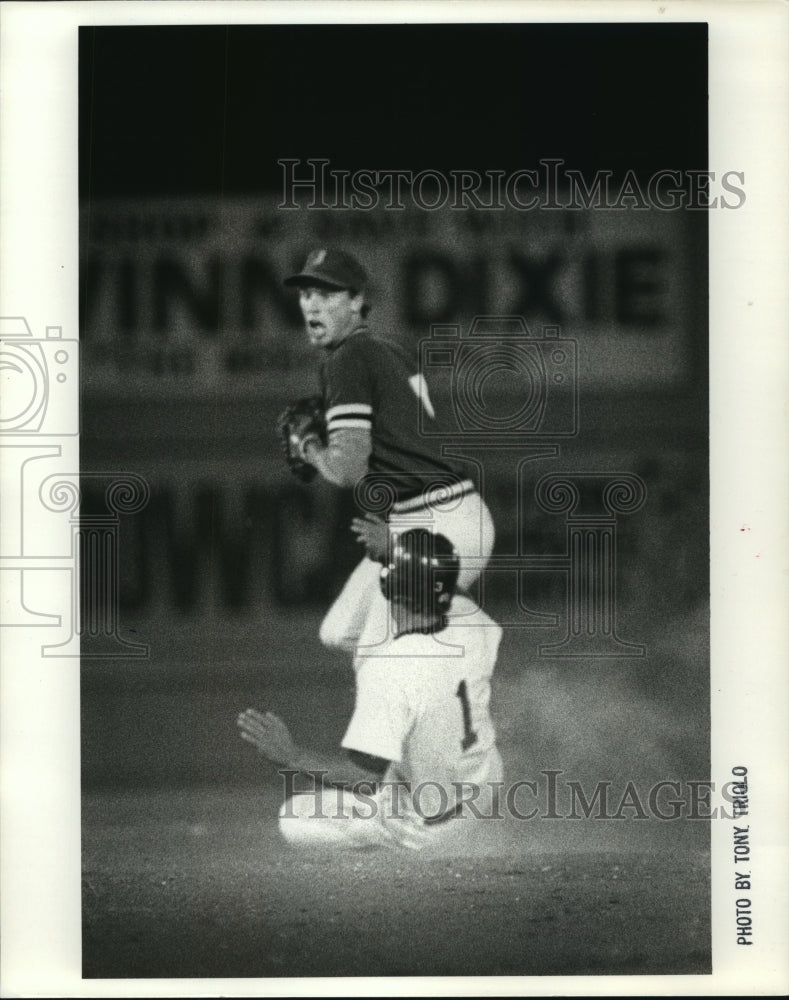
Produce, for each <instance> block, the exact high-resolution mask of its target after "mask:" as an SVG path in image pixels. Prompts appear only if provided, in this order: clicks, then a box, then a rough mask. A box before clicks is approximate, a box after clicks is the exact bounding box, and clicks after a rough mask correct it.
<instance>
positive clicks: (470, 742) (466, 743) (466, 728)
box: [455, 681, 477, 750]
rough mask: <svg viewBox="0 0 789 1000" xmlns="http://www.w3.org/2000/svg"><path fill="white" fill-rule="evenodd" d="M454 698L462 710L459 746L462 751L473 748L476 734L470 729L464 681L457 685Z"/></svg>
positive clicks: (468, 707)
mask: <svg viewBox="0 0 789 1000" xmlns="http://www.w3.org/2000/svg"><path fill="white" fill-rule="evenodd" d="M455 696H456V697H458V698H460V707H461V708H462V710H463V739H462V740H461V741H460V745H461V747H462V748H463V749H464V750H468V748H469V747H473V746H474V744H475V743H476V742H477V734H476V733H475V732H474V730H473V729H472V728H471V706H470V705H469V703H468V691H467V690H466V682H465V681H461V682H460V684H458V689H457V691H456V692H455Z"/></svg>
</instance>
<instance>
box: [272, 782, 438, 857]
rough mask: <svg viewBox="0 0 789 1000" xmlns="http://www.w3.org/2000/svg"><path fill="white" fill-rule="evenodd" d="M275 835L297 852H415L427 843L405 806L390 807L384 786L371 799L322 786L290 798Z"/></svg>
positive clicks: (390, 803) (425, 837)
mask: <svg viewBox="0 0 789 1000" xmlns="http://www.w3.org/2000/svg"><path fill="white" fill-rule="evenodd" d="M406 798H407V796H406ZM279 830H280V833H281V834H282V836H283V838H284V839H285V840H286V841H287V842H288V843H289V844H290V845H291V846H292V847H297V848H323V847H327V848H332V849H336V850H360V849H363V848H372V847H386V848H393V847H406V848H412V849H418V848H419V847H421V846H422V843H423V841H425V840H426V839H429V837H428V835H427V834H426V831H425V830H424V827H423V826H422V824H421V823H420V822H419V821H418V817H415V816H414V814H413V813H412V812H410V811H408V809H407V805H402V806H395V807H393V805H392V798H391V789H390V788H389V787H384V788H383V789H382V790H380V791H378V792H376V793H375V794H370V795H367V794H362V793H359V794H357V793H354V792H352V791H349V790H346V789H342V788H321V787H319V788H318V789H316V791H315V792H304V793H299V794H296V795H293V796H292V797H291V798H289V799H286V801H285V802H284V803H283V805H282V807H281V809H280V811H279Z"/></svg>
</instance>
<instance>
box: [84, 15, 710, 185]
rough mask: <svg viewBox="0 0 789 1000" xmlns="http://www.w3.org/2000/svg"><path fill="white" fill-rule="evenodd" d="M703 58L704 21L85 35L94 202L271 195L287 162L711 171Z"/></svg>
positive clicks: (103, 31)
mask: <svg viewBox="0 0 789 1000" xmlns="http://www.w3.org/2000/svg"><path fill="white" fill-rule="evenodd" d="M706 43H707V26H706V24H666V25H652V24H650V25H645V24H596V25H593V24H580V25H567V24H565V25H550V24H548V25H528V24H521V25H519V24H486V25H467V24H457V25H419V26H416V25H377V26H376V25H364V26H353V25H321V26H314V25H305V26H293V25H282V26H276V27H268V26H267V27H260V26H251V25H246V26H240V27H227V28H221V27H183V26H180V27H171V28H170V27H156V28H148V27H139V28H132V27H122V28H113V27H102V28H84V29H82V34H81V38H80V67H79V73H80V119H79V120H80V174H79V176H80V196H81V197H82V198H86V197H90V198H100V197H105V196H115V195H123V196H131V195H139V194H159V195H165V194H167V195H186V194H217V193H225V194H232V193H258V192H260V191H261V190H266V189H274V188H276V187H277V185H278V184H279V183H280V177H281V175H280V171H279V168H278V167H277V166H276V160H277V159H281V158H285V157H296V158H301V159H303V158H308V157H315V156H324V157H327V158H329V159H331V161H332V166H333V167H334V168H336V169H348V170H359V169H362V168H366V169H395V168H401V169H410V170H414V171H417V170H421V169H427V168H430V169H434V170H442V169H443V170H449V169H459V168H464V169H476V170H486V169H502V170H507V171H511V170H516V169H525V168H530V167H534V166H536V164H537V162H538V161H539V160H540V159H541V158H544V157H546V156H557V157H561V158H563V159H564V160H565V162H566V165H567V166H568V167H571V168H575V169H578V170H583V171H586V172H588V173H589V174H590V175H591V174H592V173H594V172H595V171H597V170H604V169H605V170H613V171H615V172H617V173H624V172H625V171H626V170H634V171H636V173H637V174H638V175H639V176H640V177H647V176H649V175H650V174H652V173H654V172H655V171H657V170H660V169H673V170H704V169H705V168H706V164H707V54H706Z"/></svg>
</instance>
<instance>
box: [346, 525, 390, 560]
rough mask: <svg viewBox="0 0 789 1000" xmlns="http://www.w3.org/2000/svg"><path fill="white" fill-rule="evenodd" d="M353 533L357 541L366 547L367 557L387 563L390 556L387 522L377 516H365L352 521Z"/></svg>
mask: <svg viewBox="0 0 789 1000" xmlns="http://www.w3.org/2000/svg"><path fill="white" fill-rule="evenodd" d="M351 531H352V532H353V533H354V534H355V535H356V541H357V542H358V543H359V544H360V545H364V547H365V549H366V550H367V555H368V556H369V558H370V559H373V560H375V561H376V562H381V563H384V562H386V559H387V556H388V555H389V553H388V551H387V547H388V544H389V529H388V528H387V526H386V522H385V521H384V520H383V519H382V518H380V517H378V516H377V515H376V514H365V516H364V517H355V518H354V519H353V521H351Z"/></svg>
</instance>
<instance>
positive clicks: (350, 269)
mask: <svg viewBox="0 0 789 1000" xmlns="http://www.w3.org/2000/svg"><path fill="white" fill-rule="evenodd" d="M367 281H368V279H367V272H366V271H365V269H364V268H363V267H362V265H361V264H360V263H359V261H358V260H357V259H356V258H355V257H352V256H351V254H349V253H346V252H345V251H344V250H333V249H324V250H313V251H312V253H310V255H309V256H308V257H307V260H306V261H305V262H304V267H302V269H301V270H300V271H299V273H298V274H291V275H290V277H288V278H285V284H286V285H289V286H295V287H299V286H300V285H301V286H303V285H324V286H326V287H327V288H338V289H341V288H347V289H353V290H354V291H356V292H363V291H364V290H365V289H366V288H367Z"/></svg>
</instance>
